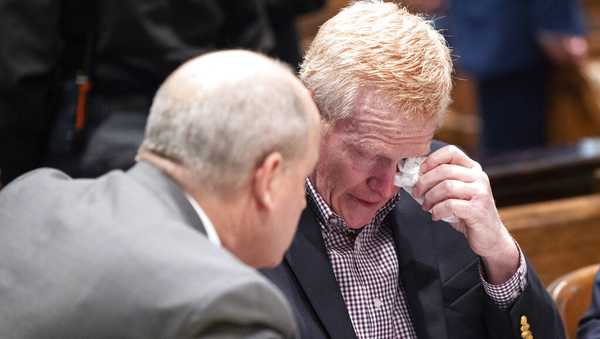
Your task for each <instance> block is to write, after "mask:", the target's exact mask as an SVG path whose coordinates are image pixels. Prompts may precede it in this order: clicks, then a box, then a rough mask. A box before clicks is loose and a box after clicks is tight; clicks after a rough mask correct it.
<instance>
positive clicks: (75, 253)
mask: <svg viewBox="0 0 600 339" xmlns="http://www.w3.org/2000/svg"><path fill="white" fill-rule="evenodd" d="M318 121H319V115H318V112H317V108H316V107H315V105H314V103H313V101H312V99H311V97H310V94H309V92H308V91H307V90H306V88H304V86H302V83H301V82H300V81H299V80H298V79H297V78H296V77H295V76H294V75H293V73H292V71H291V70H290V69H288V68H287V67H285V66H283V65H281V64H279V63H277V62H275V61H273V60H270V59H268V58H266V57H263V56H260V55H257V54H254V53H251V52H245V51H226V52H215V53H210V54H207V55H204V56H201V57H198V58H196V59H193V60H191V61H189V62H187V63H186V64H184V65H183V66H181V67H180V68H178V69H177V70H176V71H175V72H174V73H173V74H172V75H170V76H169V77H168V78H167V80H166V81H165V82H164V83H163V84H162V86H161V87H160V89H159V90H158V92H157V94H156V95H155V98H154V102H153V105H152V108H151V112H150V116H149V118H148V122H147V125H146V134H145V138H144V141H143V144H142V146H141V148H140V151H139V155H138V163H137V164H136V165H135V166H134V167H133V168H132V169H131V170H129V171H127V172H122V171H112V172H110V173H108V174H106V175H104V176H102V177H100V178H98V179H93V180H72V179H71V178H69V177H68V176H67V175H65V174H64V173H61V172H59V171H56V170H50V169H41V170H36V171H34V172H31V173H28V174H25V175H23V176H22V177H20V178H18V179H16V180H15V181H14V182H12V183H11V184H10V185H8V186H7V187H6V188H4V189H3V190H2V191H1V192H0V225H1V227H0V242H1V244H0V337H1V338H3V339H13V338H14V339H28V338H31V339H34V338H50V339H54V338H55V339H80V338H86V339H95V338H98V339H100V338H103V339H104V338H293V337H295V334H296V331H295V324H294V319H293V315H292V313H291V310H290V308H289V305H288V304H287V303H286V301H285V298H284V296H283V295H281V293H280V292H279V291H277V289H276V288H275V287H274V286H273V285H272V284H271V283H270V282H268V281H267V280H266V279H265V278H264V277H262V276H261V275H260V274H259V273H258V272H257V271H256V270H254V269H253V267H254V268H258V267H273V266H275V265H277V264H278V263H279V262H281V259H282V257H283V254H284V252H285V251H286V249H287V248H288V246H289V244H290V242H291V240H292V238H293V235H294V232H295V231H296V227H297V223H298V218H299V216H300V213H301V211H302V209H303V208H304V207H305V206H306V200H305V198H304V180H305V177H306V176H307V175H308V174H309V173H310V172H311V171H312V169H313V168H314V164H315V163H316V161H317V157H318V144H319V133H318Z"/></svg>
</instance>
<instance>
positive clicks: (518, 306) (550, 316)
mask: <svg viewBox="0 0 600 339" xmlns="http://www.w3.org/2000/svg"><path fill="white" fill-rule="evenodd" d="M526 259H527V258H526ZM485 321H486V324H487V327H488V330H489V336H490V338H495V339H496V338H497V339H501V338H502V339H504V338H526V337H527V336H526V334H527V333H524V332H527V331H529V332H531V335H532V337H533V338H553V339H564V338H565V332H564V328H563V324H562V320H561V318H560V315H559V314H558V311H557V309H556V306H555V305H554V301H553V300H552V298H551V297H550V295H549V294H548V293H547V292H546V289H545V288H544V285H543V284H542V283H541V281H540V280H539V278H538V277H537V274H536V273H535V271H534V269H533V267H532V266H531V264H530V263H529V261H527V286H526V287H525V290H523V292H522V293H521V295H520V296H519V297H518V298H517V300H516V301H515V302H514V304H513V305H512V306H511V307H510V308H509V309H508V310H501V309H499V308H498V307H497V306H496V305H494V303H493V302H492V301H491V300H490V301H489V302H488V304H487V305H486V314H485ZM523 335H525V336H523Z"/></svg>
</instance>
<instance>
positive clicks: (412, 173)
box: [394, 157, 458, 223]
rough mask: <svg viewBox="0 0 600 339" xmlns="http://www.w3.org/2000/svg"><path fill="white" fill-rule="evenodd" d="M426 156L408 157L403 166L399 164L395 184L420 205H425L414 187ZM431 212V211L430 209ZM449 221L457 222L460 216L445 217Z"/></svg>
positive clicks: (444, 219)
mask: <svg viewBox="0 0 600 339" xmlns="http://www.w3.org/2000/svg"><path fill="white" fill-rule="evenodd" d="M425 159H426V158H425V157H415V158H407V159H406V160H405V161H404V163H403V164H402V166H400V165H398V173H397V174H396V176H395V177H394V185H396V186H397V187H401V188H402V189H404V190H405V191H406V192H407V193H408V194H409V195H410V196H411V197H412V198H413V199H414V200H415V201H416V202H418V203H419V205H423V199H422V198H415V197H414V196H413V194H412V190H413V187H414V186H415V184H416V183H417V181H418V180H419V171H420V169H421V164H422V163H423V161H425ZM429 213H431V211H429ZM442 220H443V221H445V222H447V223H456V222H458V218H456V217H455V216H452V217H448V218H443V219H442Z"/></svg>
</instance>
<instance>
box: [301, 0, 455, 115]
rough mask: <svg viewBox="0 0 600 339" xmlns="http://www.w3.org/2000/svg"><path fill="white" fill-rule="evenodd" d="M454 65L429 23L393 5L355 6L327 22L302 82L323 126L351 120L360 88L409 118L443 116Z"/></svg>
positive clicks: (308, 59)
mask: <svg viewBox="0 0 600 339" xmlns="http://www.w3.org/2000/svg"><path fill="white" fill-rule="evenodd" d="M451 75H452V60H451V58H450V51H449V49H448V47H447V45H446V42H445V40H444V38H443V36H442V35H441V34H440V33H439V32H437V31H436V30H435V29H434V28H433V27H432V25H431V23H430V22H428V21H426V20H425V19H423V18H421V17H419V16H417V15H413V14H410V13H409V12H408V11H407V10H406V9H404V8H402V7H400V6H398V5H397V4H395V3H390V2H385V3H384V2H383V1H380V0H379V1H375V0H371V1H356V2H354V3H352V4H351V5H349V6H348V7H346V8H344V9H343V10H342V11H340V12H339V13H338V14H337V15H336V16H334V17H333V18H331V19H329V20H328V21H327V22H326V23H325V24H323V26H321V28H320V29H319V32H318V33H317V36H316V37H315V38H314V40H313V41H312V43H311V45H310V48H309V49H308V51H307V53H306V57H305V58H304V62H303V63H302V67H301V71H300V78H301V79H302V81H303V82H304V84H305V85H306V87H308V88H309V89H310V90H311V91H313V93H314V98H315V102H316V103H317V106H318V107H319V110H320V113H321V116H322V117H323V119H324V120H327V121H329V122H335V121H336V120H339V119H344V118H349V117H350V116H351V113H352V110H353V108H354V104H355V99H356V97H357V95H358V92H359V89H360V88H361V87H374V88H377V89H378V90H379V91H381V92H383V93H384V94H385V95H386V96H387V98H388V99H389V100H390V101H391V104H393V105H394V106H396V107H398V108H400V109H401V110H403V111H404V112H405V113H406V114H407V115H409V116H412V117H415V116H419V115H420V116H424V117H426V118H428V117H432V116H438V117H439V116H440V115H442V114H443V113H444V112H445V111H446V109H447V107H448V105H449V103H450V90H451V89H452V77H451Z"/></svg>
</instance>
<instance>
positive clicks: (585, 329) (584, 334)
mask: <svg viewBox="0 0 600 339" xmlns="http://www.w3.org/2000/svg"><path fill="white" fill-rule="evenodd" d="M577 338H579V339H595V338H600V272H598V273H596V278H595V280H594V287H593V288H592V303H591V304H590V308H589V309H588V311H587V312H586V314H585V315H584V316H583V318H582V319H581V321H580V322H579V328H578V330H577Z"/></svg>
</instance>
